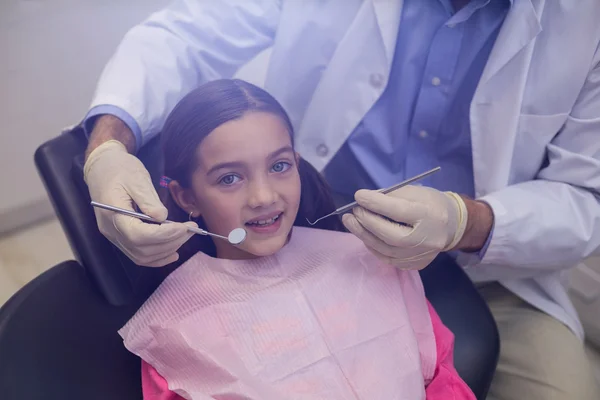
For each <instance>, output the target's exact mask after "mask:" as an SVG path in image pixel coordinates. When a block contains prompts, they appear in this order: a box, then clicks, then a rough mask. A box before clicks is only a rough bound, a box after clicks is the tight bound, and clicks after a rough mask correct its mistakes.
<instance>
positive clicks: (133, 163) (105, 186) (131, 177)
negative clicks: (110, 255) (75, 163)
mask: <svg viewBox="0 0 600 400" xmlns="http://www.w3.org/2000/svg"><path fill="white" fill-rule="evenodd" d="M84 179H85V182H86V183H87V185H88V189H89V192H90V196H91V198H92V200H94V201H97V202H100V203H105V204H109V205H112V206H116V207H120V208H125V209H128V210H132V211H133V203H135V204H136V205H137V206H138V207H139V208H140V209H141V210H142V212H143V213H145V214H148V215H150V216H151V217H153V218H155V219H157V220H160V221H164V220H165V219H166V218H167V209H166V208H165V207H164V205H163V204H162V203H161V201H160V199H159V197H158V194H157V193H156V190H155V189H154V186H153V185H152V181H151V179H150V174H149V173H148V171H147V170H146V168H145V167H144V165H143V164H142V162H141V161H140V160H139V159H137V158H136V157H135V156H133V155H131V154H129V153H128V151H127V149H126V147H125V145H123V144H122V143H121V142H119V141H117V140H108V141H106V142H104V143H102V144H100V145H99V146H98V147H96V148H95V149H94V150H93V151H92V152H91V153H90V154H89V156H88V157H87V160H86V163H85V166H84ZM95 213H96V219H97V221H98V228H99V229H100V232H102V234H103V235H104V236H106V238H108V240H110V241H111V242H112V243H113V244H115V246H117V247H118V248H119V249H121V251H122V252H123V253H125V254H126V255H127V257H129V258H130V259H131V260H132V261H133V262H135V263H136V264H138V265H143V266H148V267H161V266H164V265H167V264H170V263H172V262H174V261H177V259H179V255H178V254H177V250H178V249H179V247H181V245H182V244H184V243H185V242H186V241H187V240H188V239H189V238H190V237H191V236H192V235H193V234H192V233H190V232H188V231H187V227H186V225H187V224H190V226H196V224H195V223H193V222H189V223H185V224H180V223H169V224H162V225H157V224H156V225H155V224H148V223H144V222H142V221H141V220H139V219H137V218H133V217H129V216H126V215H122V214H117V213H114V212H111V211H107V210H103V209H98V208H96V209H95Z"/></svg>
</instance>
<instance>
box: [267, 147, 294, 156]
mask: <svg viewBox="0 0 600 400" xmlns="http://www.w3.org/2000/svg"><path fill="white" fill-rule="evenodd" d="M287 152H290V153H293V152H294V149H293V148H292V146H283V147H282V148H280V149H279V150H275V151H274V152H272V153H271V154H269V159H271V158H275V157H277V156H280V155H281V154H283V153H287Z"/></svg>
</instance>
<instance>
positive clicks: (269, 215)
mask: <svg viewBox="0 0 600 400" xmlns="http://www.w3.org/2000/svg"><path fill="white" fill-rule="evenodd" d="M162 140H163V154H164V169H165V173H166V176H167V177H168V179H167V182H168V184H167V185H166V186H167V187H168V191H167V193H166V196H165V199H164V201H165V203H166V204H167V207H168V208H169V216H170V217H171V219H175V220H178V221H180V222H185V221H187V220H188V219H189V220H194V221H196V222H197V223H198V225H200V226H202V227H203V228H205V229H207V230H209V231H211V232H214V233H218V234H221V235H224V236H227V234H228V233H229V232H230V231H231V230H232V229H234V228H238V227H241V226H243V227H244V228H245V229H246V231H247V232H248V235H247V237H246V240H245V241H244V242H243V243H242V244H241V245H238V246H233V245H231V244H229V243H228V242H226V241H222V240H215V241H213V240H212V239H210V238H209V237H206V236H195V237H194V238H192V239H191V240H190V241H188V242H187V243H186V244H185V245H184V246H183V247H182V248H181V251H180V256H181V259H182V260H183V261H185V262H184V263H183V265H181V266H180V267H179V268H178V269H177V270H175V271H174V272H173V273H172V274H171V275H170V276H169V277H167V279H165V281H164V282H163V283H162V284H161V286H160V287H159V288H158V289H157V290H156V291H155V293H154V294H153V295H152V296H151V297H150V298H149V299H148V300H147V301H146V303H145V304H144V305H143V306H142V307H141V308H140V310H138V312H137V313H136V314H135V315H134V317H133V318H132V319H131V320H130V321H129V322H128V323H127V324H126V325H125V326H124V327H123V328H122V329H121V331H120V334H121V336H122V337H123V339H124V343H125V346H126V347H127V348H128V349H129V350H130V351H131V352H133V353H135V354H136V355H138V356H139V357H141V359H142V389H143V394H144V399H146V400H175V399H182V398H185V399H222V400H225V399H227V400H234V399H253V400H258V399H260V400H265V399H273V400H281V399H327V400H336V399H340V400H342V399H369V400H372V399H386V400H390V399H410V400H415V399H424V398H427V399H474V396H473V394H472V392H471V391H470V390H469V388H468V387H467V386H466V384H465V383H464V382H463V381H462V380H461V379H460V377H459V376H458V374H457V373H456V371H455V369H454V367H453V364H452V346H453V336H452V334H451V333H450V331H449V330H448V329H447V328H446V327H444V325H443V324H442V322H441V321H440V319H439V317H438V316H437V314H436V313H435V311H434V310H433V308H432V307H431V306H430V304H429V303H428V302H427V300H426V299H425V295H424V292H423V287H422V285H421V281H420V279H419V275H418V273H417V272H416V271H401V270H397V269H395V268H393V267H391V266H388V265H385V264H383V263H382V262H380V261H379V260H377V258H375V257H374V256H372V255H371V254H370V253H369V252H368V251H367V250H366V248H365V247H364V245H363V244H362V242H360V240H358V239H357V238H355V237H354V236H353V235H351V234H349V233H345V232H344V230H343V226H342V225H341V222H340V221H339V219H337V218H328V219H325V220H323V221H321V222H320V223H319V225H317V226H315V227H313V228H308V227H307V222H306V220H307V219H309V220H315V219H317V218H318V217H320V216H322V215H325V214H328V213H329V212H331V211H332V210H333V209H334V208H335V207H334V204H333V201H332V198H331V196H330V194H329V191H328V188H327V185H326V184H325V182H324V180H323V179H322V178H321V176H320V174H319V173H318V172H317V171H316V170H315V169H314V168H312V167H311V166H310V165H309V164H308V163H306V162H305V161H303V160H302V158H301V157H300V156H299V155H298V154H297V153H295V151H294V142H293V129H292V124H291V122H290V120H289V117H288V116H287V114H286V112H285V111H284V110H283V108H282V107H281V106H280V105H279V103H278V102H277V101H276V100H275V99H274V98H273V97H271V96H270V95H269V94H268V93H266V92H265V91H264V90H262V89H260V88H258V87H256V86H254V85H251V84H249V83H247V82H243V81H240V80H217V81H213V82H210V83H207V84H205V85H203V86H201V87H200V88H198V89H196V90H194V91H192V92H191V93H190V94H188V95H187V96H186V97H185V98H183V99H182V100H181V101H180V103H179V104H178V105H177V107H175V109H174V110H173V111H172V112H171V114H170V115H169V117H168V119H167V121H166V124H165V127H164V130H163V133H162ZM293 227H295V228H293Z"/></svg>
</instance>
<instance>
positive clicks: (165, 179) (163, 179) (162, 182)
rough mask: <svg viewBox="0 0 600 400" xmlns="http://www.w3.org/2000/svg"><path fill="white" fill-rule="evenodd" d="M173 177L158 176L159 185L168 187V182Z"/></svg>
mask: <svg viewBox="0 0 600 400" xmlns="http://www.w3.org/2000/svg"><path fill="white" fill-rule="evenodd" d="M172 180H173V179H171V178H169V177H168V176H163V177H161V178H160V186H162V187H164V188H168V187H169V183H170V182H171V181H172Z"/></svg>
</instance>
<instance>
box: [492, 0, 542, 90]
mask: <svg viewBox="0 0 600 400" xmlns="http://www.w3.org/2000/svg"><path fill="white" fill-rule="evenodd" d="M545 2H546V0H513V4H512V5H511V7H510V9H509V11H508V14H507V15H506V18H505V20H504V23H503V24H502V28H501V29H500V32H499V33H498V38H497V39H496V44H495V45H494V48H493V49H492V52H491V54H490V56H489V59H488V62H487V65H486V67H485V69H484V71H483V75H482V76H481V81H480V83H481V84H485V83H487V82H488V81H489V80H490V79H491V78H492V77H493V76H494V75H496V74H497V73H498V71H500V69H502V67H504V66H505V65H506V64H507V63H508V62H509V61H510V60H511V59H512V58H513V57H514V56H515V55H516V54H517V53H518V52H519V51H521V49H523V48H524V47H525V46H527V44H529V43H530V42H531V41H532V40H533V39H534V38H535V37H536V36H537V35H538V34H539V33H540V32H541V31H542V25H541V23H540V20H539V17H538V15H539V14H540V13H541V10H542V9H543V8H544V3H545Z"/></svg>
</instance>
